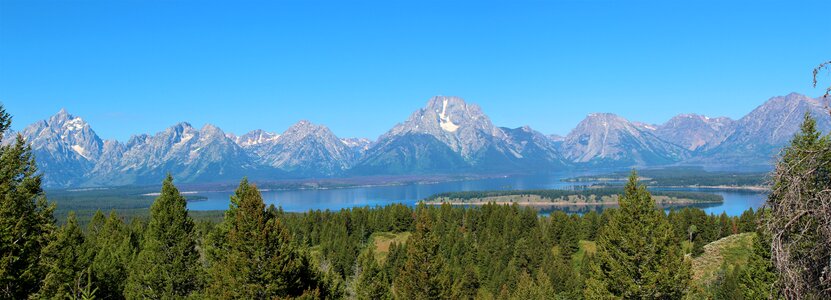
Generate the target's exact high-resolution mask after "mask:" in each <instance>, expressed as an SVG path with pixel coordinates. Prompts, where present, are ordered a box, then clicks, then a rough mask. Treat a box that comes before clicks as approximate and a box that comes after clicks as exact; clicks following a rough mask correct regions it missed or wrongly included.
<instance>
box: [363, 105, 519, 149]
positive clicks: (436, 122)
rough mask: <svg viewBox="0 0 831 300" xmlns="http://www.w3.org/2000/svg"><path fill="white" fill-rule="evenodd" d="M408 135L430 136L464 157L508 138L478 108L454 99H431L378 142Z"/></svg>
mask: <svg viewBox="0 0 831 300" xmlns="http://www.w3.org/2000/svg"><path fill="white" fill-rule="evenodd" d="M408 134H425V135H429V136H432V137H434V138H436V139H437V140H439V141H440V142H442V143H444V144H446V145H447V146H449V147H450V148H451V149H452V150H453V151H454V152H457V153H461V154H462V156H464V157H471V156H473V155H474V154H475V153H477V152H479V151H480V150H482V149H484V148H486V147H487V146H488V145H489V143H490V141H492V140H505V139H507V135H506V134H505V132H503V131H502V130H501V129H500V128H499V127H496V126H494V125H493V123H491V120H490V118H488V117H487V116H486V115H485V114H484V113H483V112H482V109H481V108H480V107H479V106H478V105H475V104H468V103H466V102H465V101H464V100H463V99H462V98H459V97H453V96H435V97H432V98H430V100H428V101H427V105H426V106H425V107H424V108H422V109H419V110H416V111H415V112H413V114H412V115H410V118H409V119H407V121H405V122H404V123H401V124H398V125H396V126H395V127H393V128H392V129H391V130H390V131H388V132H387V133H386V134H384V135H383V136H381V138H379V142H382V143H383V142H384V141H387V140H389V139H391V138H394V137H397V136H403V135H408Z"/></svg>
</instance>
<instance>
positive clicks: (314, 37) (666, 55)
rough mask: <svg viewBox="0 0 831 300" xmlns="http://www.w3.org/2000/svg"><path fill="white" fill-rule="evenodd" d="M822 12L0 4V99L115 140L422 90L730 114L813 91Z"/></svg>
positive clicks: (641, 5) (369, 117) (555, 110)
mask: <svg viewBox="0 0 831 300" xmlns="http://www.w3.org/2000/svg"><path fill="white" fill-rule="evenodd" d="M829 12H831V1H828V0H818V1H790V0H788V1H786V0H782V1H767V0H753V1H724V0H719V1H702V0H694V1H665V0H664V1H592V0H584V1H577V0H574V1H544V2H543V1H533V2H527V1H499V2H488V1H469V2H468V1H377V2H376V1H331V2H322V1H262V2H261V1H228V2H206V1H121V0H119V1H46V2H44V1H33V0H24V1H15V0H2V1H0V101H2V102H3V103H4V105H5V106H6V108H7V110H8V111H9V112H10V113H12V114H13V115H14V117H15V122H16V124H15V126H14V128H16V129H21V128H22V127H23V126H24V125H26V124H29V123H32V122H34V121H36V120H40V119H45V118H47V117H49V116H50V115H52V114H54V113H55V112H57V111H58V110H59V109H60V108H61V107H65V108H66V109H68V110H69V111H70V112H71V113H73V114H75V115H79V116H82V117H84V118H85V119H86V120H87V121H88V122H90V123H91V124H92V126H93V128H94V129H95V130H96V132H98V133H99V135H101V136H102V137H104V138H116V139H119V140H126V139H127V138H129V136H130V135H132V134H135V133H145V132H146V133H155V132H158V131H160V130H163V129H164V128H166V127H168V126H170V125H172V124H174V123H176V122H179V121H188V122H191V123H192V124H194V125H195V126H201V125H203V124H205V123H212V124H215V125H217V126H219V127H220V128H222V129H224V130H225V131H226V132H234V133H244V132H246V131H249V130H252V129H257V128H262V129H266V130H269V131H275V132H282V131H283V130H284V129H285V128H287V127H288V126H290V125H291V124H293V123H295V122H296V121H298V120H300V119H308V120H310V121H312V122H315V123H321V124H324V125H327V126H329V127H330V128H332V129H333V131H334V132H335V133H336V134H338V135H339V136H343V137H351V136H363V137H370V138H376V137H377V136H378V135H380V134H382V133H383V132H384V131H386V130H387V129H389V128H390V127H392V126H393V125H394V124H395V123H398V122H401V121H403V120H405V119H406V118H407V117H408V116H409V114H410V113H411V112H412V111H414V110H416V109H418V108H419V107H422V106H423V105H424V104H425V103H426V101H427V99H428V98H429V97H430V96H433V95H437V94H441V95H456V96H461V97H463V98H465V99H466V100H468V101H469V102H474V103H478V104H479V105H481V106H482V108H483V110H484V111H485V113H487V114H488V115H490V117H491V118H492V119H493V121H494V123H496V124H497V125H500V126H509V127H516V126H521V125H526V124H527V125H530V126H531V127H533V128H535V129H537V130H540V131H542V132H545V133H558V134H565V133H567V132H568V131H569V130H570V129H571V128H572V127H573V126H574V125H576V124H577V123H578V122H579V121H580V120H581V119H582V118H583V117H584V116H585V115H586V114H588V113H590V112H613V113H617V114H620V115H622V116H624V117H626V118H628V119H630V120H639V121H645V122H650V123H661V122H664V121H666V120H667V119H669V118H670V117H671V116H673V115H675V114H678V113H687V112H696V113H703V114H707V115H713V116H716V115H726V116H729V117H733V118H738V117H741V116H742V115H744V114H745V113H747V112H749V111H750V110H751V109H753V108H754V107H756V106H757V105H759V104H761V103H762V102H763V101H765V100H766V99H768V98H769V97H771V96H776V95H783V94H787V93H789V92H792V91H795V92H801V93H806V94H808V95H811V96H817V95H819V94H820V89H814V88H812V87H811V84H810V80H811V78H810V75H811V70H812V68H813V67H814V66H815V65H817V64H819V63H820V62H822V61H826V60H829V59H831V22H829ZM826 78H828V77H827V76H826ZM828 81H829V80H828V79H826V82H825V84H826V86H827V85H828Z"/></svg>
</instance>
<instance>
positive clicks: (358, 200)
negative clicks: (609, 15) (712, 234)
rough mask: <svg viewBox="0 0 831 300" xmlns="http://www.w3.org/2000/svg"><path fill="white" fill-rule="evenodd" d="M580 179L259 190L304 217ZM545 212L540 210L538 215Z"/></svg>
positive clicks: (738, 199)
mask: <svg viewBox="0 0 831 300" xmlns="http://www.w3.org/2000/svg"><path fill="white" fill-rule="evenodd" d="M578 175H583V174H550V175H532V176H511V177H499V178H488V179H476V180H465V181H450V182H440V183H423V184H405V185H395V186H371V187H350V188H337V189H314V190H311V189H310V190H266V191H262V195H263V200H264V201H265V203H266V205H269V204H274V205H275V206H281V207H282V208H283V209H284V210H285V211H289V212H305V211H308V210H317V209H319V210H326V209H329V210H340V209H342V208H350V207H362V206H383V205H387V204H391V203H403V204H406V205H415V204H416V203H418V201H419V200H421V199H424V198H426V197H428V196H430V195H433V194H437V193H443V192H455V191H484V190H529V189H570V188H576V187H579V186H583V185H586V184H590V182H588V183H587V182H579V183H578V182H563V181H562V179H563V178H570V177H574V176H578ZM683 190H688V191H702V192H712V193H715V194H719V195H721V196H723V197H724V202H723V203H720V204H709V205H701V206H698V207H699V208H701V209H703V210H704V211H706V212H707V213H712V214H721V213H722V212H726V213H727V214H728V215H730V216H738V215H740V214H741V213H742V212H744V211H745V210H747V208H748V207H753V209H757V208H759V207H760V206H762V204H764V202H765V198H766V195H765V193H762V192H752V191H736V190H706V189H683ZM232 193H233V192H232V191H226V192H199V193H196V195H199V196H203V197H205V198H206V199H205V200H199V201H191V202H188V208H189V209H191V210H224V209H228V205H229V203H230V196H231V194H232ZM554 209H558V210H564V211H567V212H574V213H582V212H586V211H587V210H588V209H597V210H599V209H602V208H598V207H593V208H587V207H577V208H575V207H557V208H554ZM550 211H551V209H543V210H541V213H542V214H546V213H549V212H550Z"/></svg>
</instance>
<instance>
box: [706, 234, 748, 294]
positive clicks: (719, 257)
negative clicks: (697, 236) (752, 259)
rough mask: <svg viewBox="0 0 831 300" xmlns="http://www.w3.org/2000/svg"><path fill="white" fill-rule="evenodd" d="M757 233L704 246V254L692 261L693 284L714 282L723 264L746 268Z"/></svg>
mask: <svg viewBox="0 0 831 300" xmlns="http://www.w3.org/2000/svg"><path fill="white" fill-rule="evenodd" d="M754 235H755V233H741V234H734V235H731V236H728V237H725V238H723V239H720V240H718V241H715V242H712V243H709V244H707V245H705V246H704V253H703V254H701V255H700V256H699V257H696V258H694V259H693V261H692V271H693V284H694V285H697V286H705V285H707V284H708V283H710V282H712V281H713V280H714V279H715V277H716V274H717V273H718V270H719V268H721V266H722V265H723V264H725V263H726V264H728V265H733V266H744V265H745V264H747V258H748V257H749V256H750V253H751V251H753V237H754Z"/></svg>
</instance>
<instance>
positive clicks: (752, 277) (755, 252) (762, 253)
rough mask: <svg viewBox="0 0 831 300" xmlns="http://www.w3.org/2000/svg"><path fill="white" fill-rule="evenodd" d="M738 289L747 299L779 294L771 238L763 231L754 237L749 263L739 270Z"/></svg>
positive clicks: (764, 297) (767, 297)
mask: <svg viewBox="0 0 831 300" xmlns="http://www.w3.org/2000/svg"><path fill="white" fill-rule="evenodd" d="M738 277H739V278H738V291H739V292H740V293H741V294H742V295H743V296H744V298H745V299H772V298H774V296H776V295H777V293H778V292H777V291H776V286H775V285H774V283H775V282H776V269H774V268H773V264H772V263H771V260H770V239H769V238H768V237H766V234H765V233H764V232H763V231H761V230H760V231H759V232H757V233H756V235H755V236H754V237H753V249H752V252H751V253H750V257H748V258H747V265H746V266H745V267H744V268H742V269H741V270H740V271H739V272H738Z"/></svg>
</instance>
